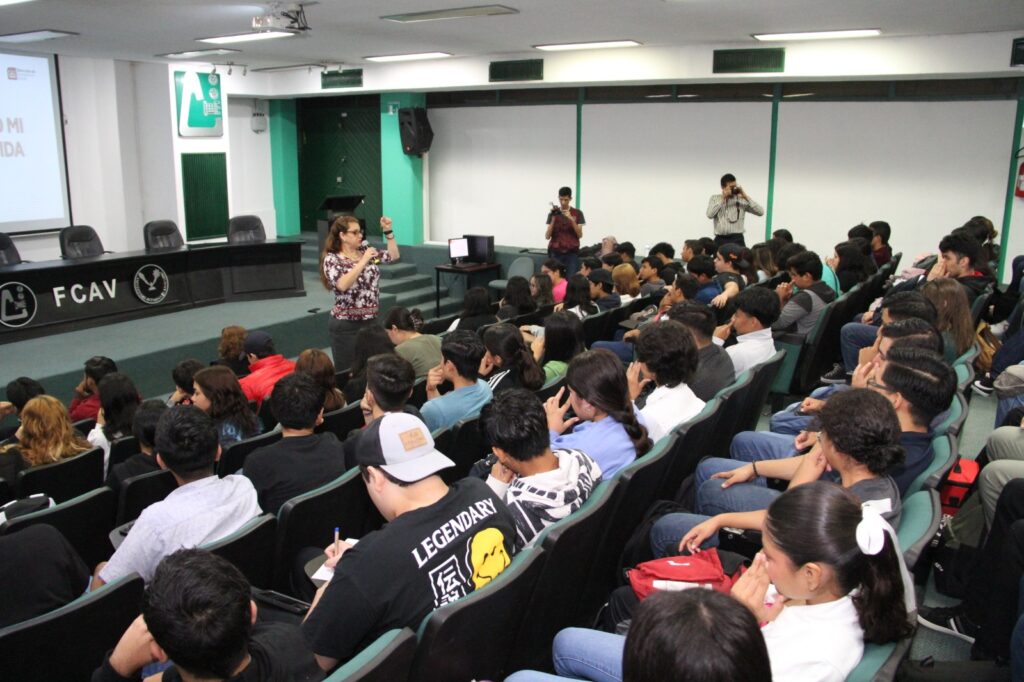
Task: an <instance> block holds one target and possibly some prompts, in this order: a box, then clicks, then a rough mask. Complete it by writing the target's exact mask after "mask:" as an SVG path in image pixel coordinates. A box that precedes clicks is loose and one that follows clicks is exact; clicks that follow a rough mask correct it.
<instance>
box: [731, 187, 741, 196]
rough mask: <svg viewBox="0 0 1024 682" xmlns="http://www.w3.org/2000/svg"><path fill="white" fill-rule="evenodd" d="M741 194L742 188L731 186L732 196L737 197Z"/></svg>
mask: <svg viewBox="0 0 1024 682" xmlns="http://www.w3.org/2000/svg"><path fill="white" fill-rule="evenodd" d="M742 193H743V188H742V187H740V186H739V185H733V186H732V196H734V197H738V196H739V195H740V194H742Z"/></svg>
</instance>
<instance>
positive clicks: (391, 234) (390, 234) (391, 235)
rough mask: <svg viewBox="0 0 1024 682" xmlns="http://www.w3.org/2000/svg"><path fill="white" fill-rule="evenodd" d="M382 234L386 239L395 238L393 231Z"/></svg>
mask: <svg viewBox="0 0 1024 682" xmlns="http://www.w3.org/2000/svg"><path fill="white" fill-rule="evenodd" d="M383 234H384V236H385V237H387V238H388V239H394V238H395V231H394V230H388V231H387V232H384V233H383Z"/></svg>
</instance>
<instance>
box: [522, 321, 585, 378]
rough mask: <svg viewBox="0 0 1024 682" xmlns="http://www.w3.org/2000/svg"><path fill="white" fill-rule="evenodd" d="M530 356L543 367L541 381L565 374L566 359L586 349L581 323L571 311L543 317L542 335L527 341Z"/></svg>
mask: <svg viewBox="0 0 1024 682" xmlns="http://www.w3.org/2000/svg"><path fill="white" fill-rule="evenodd" d="M530 350H531V351H532V352H533V357H534V359H535V360H536V361H537V364H538V365H540V368H541V369H542V370H544V383H545V384H547V383H550V382H551V381H554V380H555V379H557V378H558V377H560V376H562V375H564V374H565V372H566V370H567V369H568V368H569V362H570V361H571V360H572V359H573V358H574V357H576V356H577V355H579V354H580V353H582V352H583V351H584V350H586V345H585V343H584V338H583V323H582V322H580V318H579V317H577V316H576V315H574V314H572V313H571V312H561V313H553V314H551V315H548V316H547V317H546V318H544V335H543V336H538V337H536V338H535V339H533V341H532V342H531V343H530Z"/></svg>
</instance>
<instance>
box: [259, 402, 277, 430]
mask: <svg viewBox="0 0 1024 682" xmlns="http://www.w3.org/2000/svg"><path fill="white" fill-rule="evenodd" d="M257 416H258V417H259V418H260V422H261V423H262V424H263V431H264V432H266V431H271V430H273V429H274V427H276V426H277V417H275V416H274V408H273V407H271V406H270V401H269V400H264V401H263V403H262V404H261V405H260V411H259V413H258V415H257Z"/></svg>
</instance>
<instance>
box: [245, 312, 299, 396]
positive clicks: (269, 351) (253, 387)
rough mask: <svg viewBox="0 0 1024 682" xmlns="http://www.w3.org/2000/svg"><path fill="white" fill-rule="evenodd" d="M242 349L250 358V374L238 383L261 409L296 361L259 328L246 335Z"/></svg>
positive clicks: (292, 370) (292, 369)
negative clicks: (261, 404) (278, 348)
mask: <svg viewBox="0 0 1024 682" xmlns="http://www.w3.org/2000/svg"><path fill="white" fill-rule="evenodd" d="M242 349H243V350H244V352H245V355H246V357H247V358H249V375H248V376H244V377H242V378H241V379H239V380H238V383H239V384H240V385H241V386H242V392H243V393H245V397H246V398H248V399H249V400H255V401H256V403H257V405H256V407H257V409H259V403H262V402H263V399H264V398H266V397H267V396H269V395H270V392H271V391H273V390H274V384H276V383H277V380H278V379H280V378H281V377H283V376H284V375H286V374H291V373H292V372H294V371H295V363H294V362H292V361H291V360H288V359H286V358H285V357H284V356H283V355H281V354H280V353H278V352H277V350H276V349H275V348H274V340H273V339H272V338H270V334H268V333H266V332H264V331H260V330H258V329H256V330H253V331H251V332H249V333H248V334H247V335H246V337H245V343H244V345H243V346H242Z"/></svg>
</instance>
